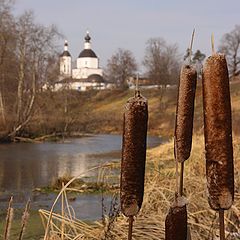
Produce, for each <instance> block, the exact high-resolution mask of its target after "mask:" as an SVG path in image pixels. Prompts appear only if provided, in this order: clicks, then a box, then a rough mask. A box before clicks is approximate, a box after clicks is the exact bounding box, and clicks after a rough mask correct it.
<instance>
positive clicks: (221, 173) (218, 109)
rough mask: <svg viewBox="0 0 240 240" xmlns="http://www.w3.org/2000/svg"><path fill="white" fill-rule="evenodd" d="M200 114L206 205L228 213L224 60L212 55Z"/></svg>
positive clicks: (230, 178)
mask: <svg viewBox="0 0 240 240" xmlns="http://www.w3.org/2000/svg"><path fill="white" fill-rule="evenodd" d="M203 111H204V136H205V150H206V151H205V153H206V176H207V187H208V194H209V195H208V201H209V204H210V207H211V208H212V209H214V210H224V209H229V208H230V207H231V205H232V203H233V199H234V173H233V147H232V121H231V103H230V92H229V77H228V69H227V62H226V59H225V56H224V55H222V54H216V53H214V54H213V55H212V56H210V57H208V59H207V60H206V62H205V64H204V67H203Z"/></svg>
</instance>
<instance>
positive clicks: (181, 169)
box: [179, 162, 184, 196]
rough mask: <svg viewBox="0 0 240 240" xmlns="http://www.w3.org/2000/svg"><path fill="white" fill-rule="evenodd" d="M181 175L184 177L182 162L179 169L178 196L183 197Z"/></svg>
mask: <svg viewBox="0 0 240 240" xmlns="http://www.w3.org/2000/svg"><path fill="white" fill-rule="evenodd" d="M183 175H184V162H182V163H181V168H180V183H179V195H180V196H182V195H183V179H184V178H183Z"/></svg>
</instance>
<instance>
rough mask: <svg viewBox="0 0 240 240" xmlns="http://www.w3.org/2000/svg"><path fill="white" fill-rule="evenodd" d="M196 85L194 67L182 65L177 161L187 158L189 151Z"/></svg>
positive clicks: (177, 118)
mask: <svg viewBox="0 0 240 240" xmlns="http://www.w3.org/2000/svg"><path fill="white" fill-rule="evenodd" d="M196 85H197V71H196V69H195V68H194V67H193V66H191V65H184V66H182V69H181V74H180V81H179V87H178V101H177V110H176V123H175V158H176V160H177V161H178V162H184V161H185V160H187V159H188V158H189V156H190V153H191V147H192V131H193V116H194V100H195V92H196Z"/></svg>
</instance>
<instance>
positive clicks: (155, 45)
mask: <svg viewBox="0 0 240 240" xmlns="http://www.w3.org/2000/svg"><path fill="white" fill-rule="evenodd" d="M143 65H144V67H145V68H146V70H147V75H148V77H149V78H150V79H151V80H152V82H153V83H155V84H157V85H159V86H162V87H166V85H167V84H174V83H176V82H177V80H178V73H179V67H180V64H179V55H178V47H177V45H176V44H173V45H168V44H167V43H166V42H165V40H164V39H162V38H151V39H149V40H148V41H147V46H146V50H145V56H144V60H143Z"/></svg>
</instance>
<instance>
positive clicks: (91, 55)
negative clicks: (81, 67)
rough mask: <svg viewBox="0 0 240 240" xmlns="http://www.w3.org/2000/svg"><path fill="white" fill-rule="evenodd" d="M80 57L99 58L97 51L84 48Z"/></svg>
mask: <svg viewBox="0 0 240 240" xmlns="http://www.w3.org/2000/svg"><path fill="white" fill-rule="evenodd" d="M78 57H79V58H84V57H89V58H97V55H96V53H95V52H94V51H93V50H92V49H84V50H82V51H81V52H80V54H79V56H78Z"/></svg>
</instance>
